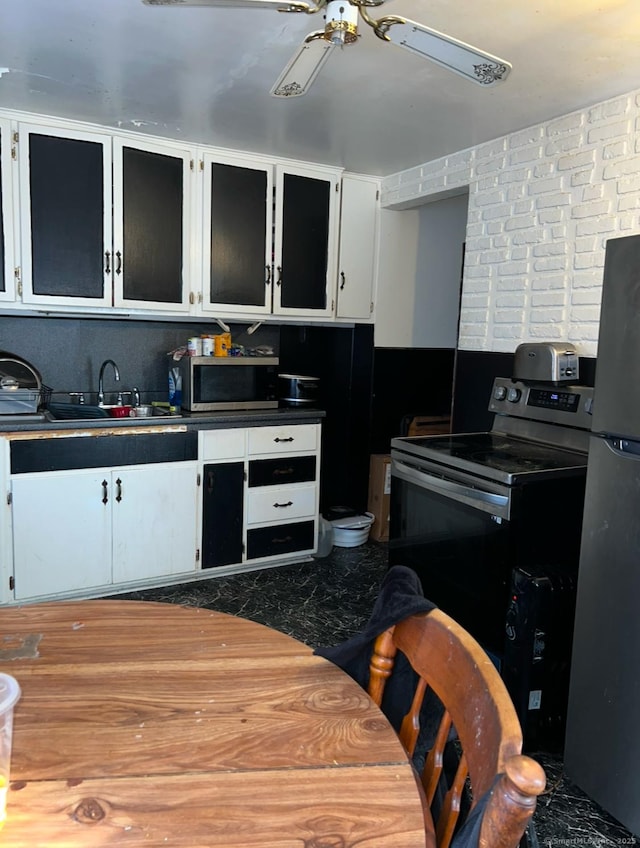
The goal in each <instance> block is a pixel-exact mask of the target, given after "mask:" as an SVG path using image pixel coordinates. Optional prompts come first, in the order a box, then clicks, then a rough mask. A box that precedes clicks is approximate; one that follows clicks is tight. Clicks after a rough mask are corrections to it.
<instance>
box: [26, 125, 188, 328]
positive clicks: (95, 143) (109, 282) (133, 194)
mask: <svg viewBox="0 0 640 848" xmlns="http://www.w3.org/2000/svg"><path fill="white" fill-rule="evenodd" d="M18 133H19V145H20V147H19V158H20V202H21V271H22V285H23V296H22V297H23V301H24V302H25V303H29V304H41V305H42V304H48V305H55V306H65V307H69V306H79V307H84V308H86V307H91V308H95V307H125V308H129V309H145V310H152V311H156V310H162V311H170V312H177V313H179V312H187V311H188V309H189V292H188V288H187V284H186V281H185V277H186V273H187V271H186V269H187V267H188V264H189V261H190V249H189V228H190V220H189V213H190V205H189V204H190V196H189V191H190V185H191V168H190V164H191V161H192V160H191V156H190V153H189V150H188V149H181V148H179V147H173V146H168V145H157V144H153V143H147V142H145V141H144V140H141V141H140V142H138V141H137V140H136V141H135V143H134V142H132V141H125V140H122V139H119V138H112V137H111V136H109V135H107V134H106V133H105V134H101V133H89V132H80V131H77V132H76V131H72V130H68V129H66V128H63V129H61V128H54V127H49V126H38V125H34V124H26V123H24V124H20V125H19V129H18Z"/></svg>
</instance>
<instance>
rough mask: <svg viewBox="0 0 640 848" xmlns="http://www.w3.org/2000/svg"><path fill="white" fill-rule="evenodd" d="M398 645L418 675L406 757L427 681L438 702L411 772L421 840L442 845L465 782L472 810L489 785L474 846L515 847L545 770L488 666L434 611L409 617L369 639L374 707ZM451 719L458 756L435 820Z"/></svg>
mask: <svg viewBox="0 0 640 848" xmlns="http://www.w3.org/2000/svg"><path fill="white" fill-rule="evenodd" d="M397 651H401V652H402V653H403V654H404V655H405V657H406V658H407V659H408V661H409V663H410V665H411V667H412V668H413V669H414V671H415V672H417V675H418V684H417V688H416V691H415V696H414V698H413V703H412V705H411V709H410V710H409V712H408V713H407V715H406V716H405V718H404V720H403V722H402V726H401V729H400V731H399V736H400V740H401V742H402V744H403V745H404V747H405V749H406V751H407V753H408V754H409V756H410V757H413V755H414V752H415V749H416V743H417V741H418V735H419V731H420V709H421V705H422V702H423V699H424V697H425V693H426V692H427V687H430V688H431V690H433V692H434V693H435V694H436V695H437V697H438V698H439V700H440V702H441V704H442V705H443V707H444V713H443V715H442V719H441V721H440V724H439V728H438V730H437V735H436V738H435V742H434V744H433V747H432V748H431V750H430V751H429V753H428V755H427V757H426V761H425V765H424V770H423V772H422V774H421V775H419V776H417V777H418V784H419V788H420V791H421V794H422V796H423V803H424V805H425V830H426V833H427V837H428V839H429V842H428V844H431V845H435V846H437V848H448V846H449V844H450V842H451V839H452V837H453V834H454V829H455V827H456V823H457V820H458V817H459V815H460V807H461V799H462V795H463V791H464V790H465V784H467V785H468V784H470V788H471V793H472V796H473V797H472V802H471V803H472V806H471V809H472V810H473V807H475V805H476V804H477V803H478V801H479V800H480V799H481V798H482V796H483V795H484V794H485V793H486V792H488V790H490V789H491V787H492V786H493V787H494V788H493V792H492V794H491V797H490V798H489V800H488V802H487V804H486V806H485V808H484V812H483V813H482V817H481V819H480V821H481V825H480V836H479V843H478V844H479V846H480V848H516V846H517V845H518V844H519V842H520V839H521V837H522V835H523V833H524V831H525V829H526V826H527V824H528V822H529V820H530V819H531V817H532V815H533V812H534V810H535V806H536V797H537V796H538V795H539V794H540V793H541V792H542V791H543V790H544V787H545V774H544V771H543V769H542V767H541V766H540V765H539V764H538V763H537V762H535V760H532V759H531V758H530V757H526V756H522V754H521V751H522V731H521V728H520V723H519V721H518V717H517V715H516V712H515V709H514V707H513V704H512V702H511V698H510V697H509V694H508V692H507V690H506V688H505V686H504V684H503V682H502V680H501V678H500V676H499V674H498V672H497V671H496V669H495V666H494V665H493V663H492V662H491V660H490V659H489V657H488V656H487V655H486V653H485V652H484V651H483V649H482V648H481V647H480V645H479V644H478V643H477V642H476V641H475V639H473V638H472V637H471V636H470V635H469V633H467V632H466V630H464V629H463V628H462V627H461V626H460V625H459V624H457V623H456V622H455V621H454V620H453V619H452V618H450V617H449V616H448V615H446V614H445V613H443V612H442V611H441V610H439V609H436V610H433V611H432V612H430V613H428V614H420V615H414V616H411V617H410V618H407V619H405V620H404V621H401V622H399V623H398V624H396V625H395V626H393V627H390V628H389V629H388V630H386V631H385V632H384V633H382V634H380V636H378V638H377V639H376V642H375V646H374V650H373V655H372V657H371V664H370V680H369V687H368V688H369V694H370V695H371V697H372V698H373V700H374V701H375V702H376V703H377V704H378V706H383V703H382V699H383V693H384V689H385V684H386V683H387V680H388V678H389V677H390V676H391V674H392V672H393V667H394V661H395V657H396V653H397ZM431 697H432V696H431ZM452 725H453V728H454V729H455V733H456V734H457V740H458V741H457V742H456V746H459V747H460V748H461V749H462V754H461V756H460V759H459V765H458V769H457V771H456V773H455V777H454V779H453V780H452V782H451V785H450V787H449V788H448V791H447V792H446V795H445V797H444V801H443V803H442V807H441V811H440V814H439V817H438V818H437V820H435V821H434V817H433V816H432V803H433V801H434V796H435V794H436V788H437V786H438V782H439V780H440V779H441V775H442V770H443V753H444V747H445V744H446V742H447V739H448V738H449V735H450V730H451V726H452ZM498 776H499V777H498ZM494 783H495V785H494Z"/></svg>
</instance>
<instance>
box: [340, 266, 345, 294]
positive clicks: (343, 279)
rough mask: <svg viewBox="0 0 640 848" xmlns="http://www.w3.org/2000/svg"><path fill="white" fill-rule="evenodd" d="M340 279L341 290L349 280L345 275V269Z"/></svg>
mask: <svg viewBox="0 0 640 848" xmlns="http://www.w3.org/2000/svg"><path fill="white" fill-rule="evenodd" d="M340 279H341V280H342V282H341V283H340V291H342V289H343V288H344V284H345V283H346V282H347V278H346V277H345V275H344V271H340Z"/></svg>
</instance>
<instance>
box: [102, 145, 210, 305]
mask: <svg viewBox="0 0 640 848" xmlns="http://www.w3.org/2000/svg"><path fill="white" fill-rule="evenodd" d="M193 163H194V158H193V155H192V151H191V149H190V148H188V147H169V146H167V145H166V144H157V143H156V144H154V143H152V142H144V141H136V142H135V143H133V142H132V141H130V140H127V141H124V140H123V139H120V138H115V139H114V140H113V250H114V253H113V261H114V268H113V279H114V306H122V307H126V308H137V309H153V310H159V309H161V310H167V311H170V312H186V311H188V309H189V286H188V281H189V276H190V274H189V271H190V267H191V253H190V249H191V248H190V242H191V228H192V225H191V183H192V179H193V172H192V168H193Z"/></svg>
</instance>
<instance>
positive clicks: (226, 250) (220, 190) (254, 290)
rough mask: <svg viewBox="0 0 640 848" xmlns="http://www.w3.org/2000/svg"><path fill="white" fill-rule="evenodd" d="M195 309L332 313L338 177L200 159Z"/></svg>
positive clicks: (331, 172) (325, 171)
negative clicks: (197, 306) (200, 208)
mask: <svg viewBox="0 0 640 848" xmlns="http://www.w3.org/2000/svg"><path fill="white" fill-rule="evenodd" d="M202 170H203V172H204V187H203V191H204V208H203V238H202V243H203V271H202V280H203V282H202V297H201V302H202V310H203V311H204V312H212V313H213V314H215V315H225V314H227V315H228V314H234V313H243V314H245V315H246V314H249V315H253V316H256V317H259V316H261V315H266V314H274V315H292V316H300V317H305V318H313V317H320V318H322V317H327V316H332V315H333V314H334V307H335V267H336V255H337V254H336V250H337V230H338V225H339V220H338V215H339V198H340V195H339V187H340V184H339V181H340V172H339V171H337V170H335V169H330V168H321V167H317V168H316V167H313V166H298V165H295V166H289V165H286V166H285V165H282V164H277V163H276V164H274V163H271V162H269V161H260V160H259V159H252V158H250V157H247V158H246V159H244V158H241V157H239V156H238V157H231V158H229V157H221V156H218V155H216V154H215V153H205V154H204V157H203V164H202Z"/></svg>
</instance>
